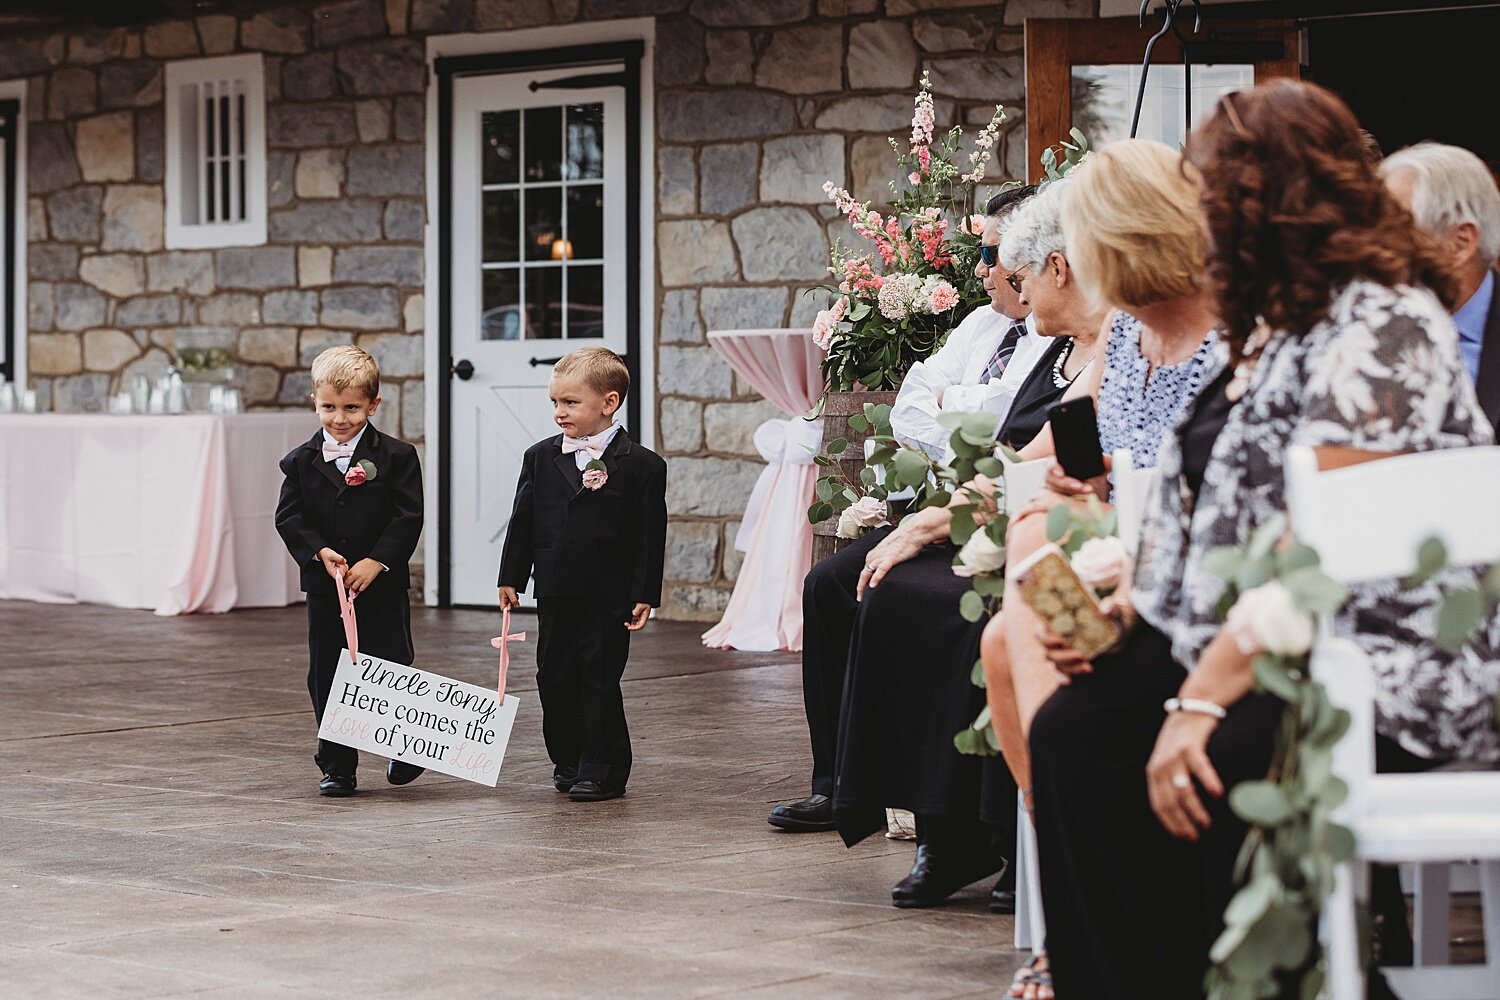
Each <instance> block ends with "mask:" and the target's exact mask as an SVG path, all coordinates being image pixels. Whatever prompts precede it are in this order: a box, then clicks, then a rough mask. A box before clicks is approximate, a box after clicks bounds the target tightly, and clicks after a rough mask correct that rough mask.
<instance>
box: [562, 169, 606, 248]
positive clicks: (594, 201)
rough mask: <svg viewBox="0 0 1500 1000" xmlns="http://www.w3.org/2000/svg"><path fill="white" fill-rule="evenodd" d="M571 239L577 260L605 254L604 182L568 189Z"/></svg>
mask: <svg viewBox="0 0 1500 1000" xmlns="http://www.w3.org/2000/svg"><path fill="white" fill-rule="evenodd" d="M568 242H569V243H571V244H572V245H573V253H572V256H573V258H574V259H577V260H599V259H601V258H602V257H603V256H604V185H602V184H588V185H585V186H583V187H571V186H570V187H569V188H568Z"/></svg>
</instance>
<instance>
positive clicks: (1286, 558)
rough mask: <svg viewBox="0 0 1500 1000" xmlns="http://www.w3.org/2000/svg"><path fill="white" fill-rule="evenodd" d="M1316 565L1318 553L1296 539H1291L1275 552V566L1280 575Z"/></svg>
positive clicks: (1317, 563)
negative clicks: (1283, 547) (1291, 540)
mask: <svg viewBox="0 0 1500 1000" xmlns="http://www.w3.org/2000/svg"><path fill="white" fill-rule="evenodd" d="M1317 565H1319V559H1318V553H1317V552H1316V551H1315V550H1313V549H1312V548H1310V547H1308V546H1306V545H1303V544H1302V543H1301V542H1298V541H1293V542H1292V544H1290V545H1288V546H1287V547H1286V548H1285V549H1283V550H1281V551H1280V552H1278V553H1276V568H1277V571H1278V572H1280V573H1281V575H1282V576H1286V575H1287V574H1288V573H1292V572H1294V571H1295V570H1299V569H1308V568H1312V567H1316V566H1317Z"/></svg>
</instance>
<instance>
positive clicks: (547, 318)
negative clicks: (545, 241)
mask: <svg viewBox="0 0 1500 1000" xmlns="http://www.w3.org/2000/svg"><path fill="white" fill-rule="evenodd" d="M526 319H527V323H528V325H529V329H528V330H527V334H526V335H527V336H528V337H535V338H537V339H539V340H556V339H558V338H560V337H561V336H562V335H563V294H562V268H561V267H528V268H527V269H526Z"/></svg>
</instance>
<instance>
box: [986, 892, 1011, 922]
mask: <svg viewBox="0 0 1500 1000" xmlns="http://www.w3.org/2000/svg"><path fill="white" fill-rule="evenodd" d="M990 912H991V913H1006V914H1009V915H1011V916H1015V912H1016V894H1015V892H1014V891H1013V890H1011V889H991V890H990Z"/></svg>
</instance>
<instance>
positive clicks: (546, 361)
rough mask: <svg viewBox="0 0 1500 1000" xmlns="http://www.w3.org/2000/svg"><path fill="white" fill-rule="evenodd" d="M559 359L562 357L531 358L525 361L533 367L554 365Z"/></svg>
mask: <svg viewBox="0 0 1500 1000" xmlns="http://www.w3.org/2000/svg"><path fill="white" fill-rule="evenodd" d="M561 360H562V358H532V359H531V360H530V361H528V362H526V363H527V364H528V365H530V366H531V367H533V368H535V367H536V366H537V365H555V364H557V363H558V362H559V361H561Z"/></svg>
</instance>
